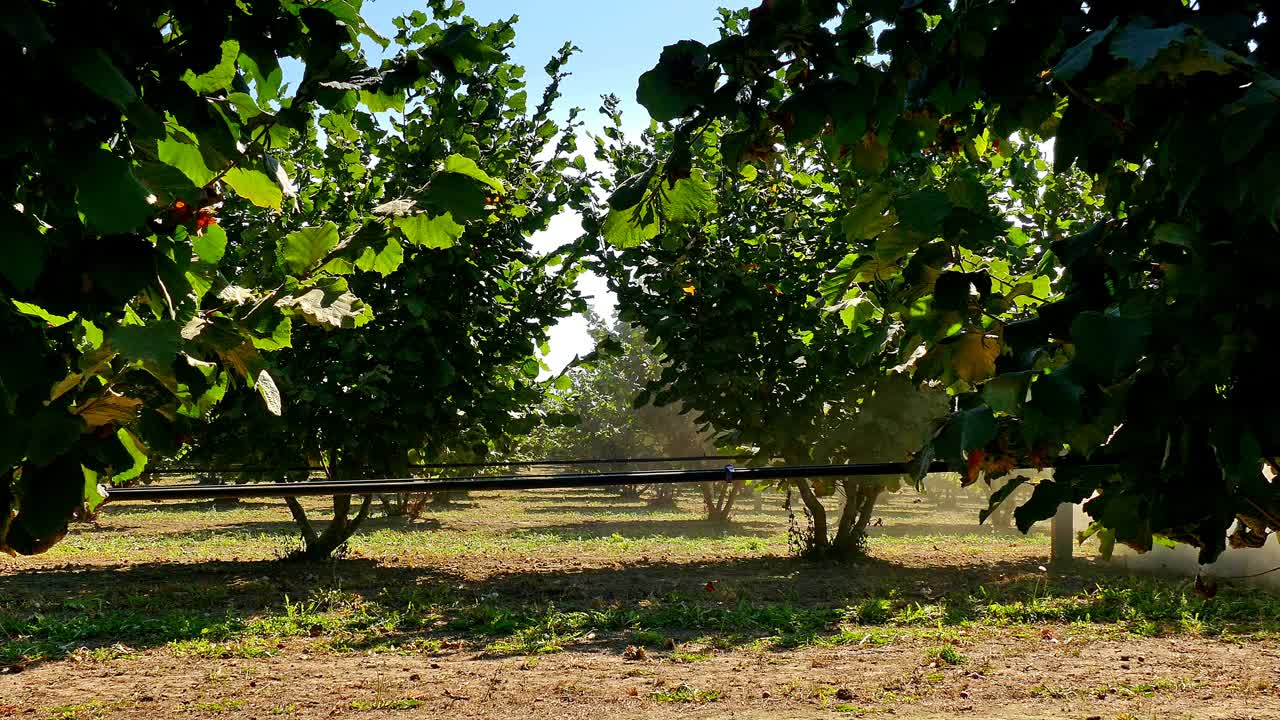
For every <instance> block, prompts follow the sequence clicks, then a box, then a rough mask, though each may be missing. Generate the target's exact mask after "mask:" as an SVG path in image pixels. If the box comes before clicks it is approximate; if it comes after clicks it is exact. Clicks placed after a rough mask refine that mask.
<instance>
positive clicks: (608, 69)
mask: <svg viewBox="0 0 1280 720" xmlns="http://www.w3.org/2000/svg"><path fill="white" fill-rule="evenodd" d="M0 1H2V0H0ZM749 2H750V0H645V1H644V2H638V1H637V0H613V1H612V2H610V1H609V0H527V1H526V2H517V1H516V0H467V1H466V14H467V15H470V16H471V17H474V18H476V19H477V20H479V21H481V22H493V21H495V20H504V19H507V18H509V17H511V16H512V15H518V16H519V18H520V19H519V22H518V23H517V24H516V44H515V48H514V49H513V51H512V59H513V60H514V61H515V62H517V63H519V64H521V65H524V66H525V68H526V69H527V70H528V72H527V73H526V74H525V79H526V81H527V82H528V84H529V97H530V99H533V98H536V97H539V96H540V95H541V93H542V90H543V88H544V87H545V86H546V73H545V72H544V71H543V69H542V68H543V66H544V65H546V63H547V60H548V59H550V58H551V56H552V55H553V54H554V53H555V52H556V51H557V50H558V49H560V47H561V46H562V45H564V43H565V42H566V41H567V42H572V43H573V44H574V45H576V46H578V47H579V48H580V49H581V50H582V52H580V53H578V54H577V55H575V56H574V58H573V60H572V61H571V62H570V64H569V66H568V68H567V69H568V70H569V72H570V73H571V75H570V76H569V77H568V78H566V79H565V80H564V82H563V83H562V84H561V92H562V93H563V97H562V98H561V99H560V110H561V112H560V113H557V116H558V117H563V116H564V115H563V113H564V112H567V109H568V108H569V107H572V106H578V107H581V108H583V109H584V110H585V112H584V113H583V115H582V119H583V120H584V121H585V122H586V124H587V127H586V129H587V131H588V132H592V131H598V129H599V128H600V115H599V114H598V113H597V112H596V109H597V108H598V107H599V105H600V96H601V95H603V94H605V93H613V94H615V95H617V96H618V97H619V98H620V99H621V100H622V102H623V104H622V111H623V118H624V127H625V128H626V129H627V131H628V133H631V132H635V131H637V130H638V129H640V128H644V127H647V126H648V124H649V115H648V113H647V112H645V110H644V108H642V107H640V106H639V105H638V104H637V103H636V101H635V89H636V81H637V80H638V79H639V77H640V74H641V73H643V72H644V71H646V70H648V69H649V68H651V67H653V65H654V64H655V63H657V61H658V55H659V54H660V53H661V52H662V48H663V47H664V46H666V45H670V44H671V43H674V42H676V41H678V40H684V39H695V40H701V41H703V42H708V43H709V42H713V41H715V40H716V39H717V38H718V37H719V32H718V30H717V28H718V25H719V13H718V12H717V10H718V9H719V8H720V7H722V6H723V7H744V6H746V4H748V3H749ZM417 9H424V10H425V8H424V7H423V5H422V4H421V3H418V2H413V1H412V0H365V4H364V12H363V15H364V17H365V19H366V21H368V22H369V23H370V24H372V25H373V27H374V29H375V30H377V31H378V32H380V33H382V34H383V35H388V36H389V35H392V34H394V32H395V26H394V25H393V24H392V20H393V19H394V18H396V17H398V16H400V15H405V14H407V13H410V12H412V11H414V10H417ZM581 140H582V142H581V143H580V147H581V149H582V150H583V154H584V155H587V156H588V159H590V149H591V145H590V144H589V142H588V141H587V138H582V139H581ZM581 232H582V227H581V225H580V224H579V222H578V218H577V217H576V216H574V215H573V214H569V213H566V214H564V215H562V216H560V217H557V218H556V219H555V220H554V221H553V222H552V224H551V228H550V229H549V230H548V231H547V232H544V233H539V234H538V235H536V236H535V237H534V238H533V243H534V247H535V248H538V249H540V250H543V251H546V250H550V249H551V248H554V247H557V246H559V245H560V244H562V243H564V242H567V241H569V240H572V239H573V238H575V237H577V236H578V234H580V233H581ZM579 289H580V290H581V291H582V292H583V293H584V294H586V295H587V296H589V297H590V298H591V304H592V306H593V308H594V309H595V311H596V312H597V313H598V314H600V315H602V316H604V317H609V316H611V315H612V314H613V309H614V305H615V301H614V298H613V296H612V294H611V293H609V291H608V288H607V287H606V286H605V283H604V280H603V279H602V278H599V277H596V276H593V275H591V274H585V275H583V276H581V278H580V279H579ZM549 344H550V346H551V353H550V354H549V355H548V356H547V357H545V358H543V361H544V362H545V363H546V364H547V366H548V367H549V368H550V369H551V371H553V372H556V371H559V369H560V368H562V367H563V366H564V365H565V364H566V363H568V362H569V361H571V360H573V358H574V356H575V355H580V354H586V353H587V352H590V350H591V346H592V342H591V338H590V336H589V335H588V334H587V324H586V320H585V319H584V318H582V317H573V318H568V319H566V320H564V321H562V322H561V323H560V324H559V325H557V326H556V327H555V328H553V329H552V331H551V340H550V343H549Z"/></svg>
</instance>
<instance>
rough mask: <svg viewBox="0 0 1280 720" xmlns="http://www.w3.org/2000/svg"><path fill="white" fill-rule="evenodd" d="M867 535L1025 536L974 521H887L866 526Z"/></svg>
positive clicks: (1037, 532) (1038, 530)
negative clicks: (882, 523)
mask: <svg viewBox="0 0 1280 720" xmlns="http://www.w3.org/2000/svg"><path fill="white" fill-rule="evenodd" d="M1048 534H1049V531H1048V529H1046V528H1043V527H1034V528H1032V529H1031V531H1030V532H1029V533H1028V535H1030V536H1032V537H1039V536H1048ZM867 535H868V536H869V537H873V538H874V537H877V536H886V537H913V536H917V535H919V536H935V535H966V536H967V535H979V536H982V535H987V536H990V537H992V538H1007V539H1010V540H1019V539H1022V538H1025V537H1027V535H1023V534H1022V533H1021V532H1020V531H1018V530H1017V529H1016V528H997V527H994V526H992V525H979V524H978V522H977V521H976V519H975V521H974V522H971V523H965V522H932V523H931V522H900V521H895V522H889V523H886V524H884V525H873V526H872V527H870V528H867Z"/></svg>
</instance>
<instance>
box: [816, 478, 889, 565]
mask: <svg viewBox="0 0 1280 720" xmlns="http://www.w3.org/2000/svg"><path fill="white" fill-rule="evenodd" d="M794 485H795V488H796V490H797V491H798V492H799V494H800V500H801V501H802V502H803V503H804V506H805V509H806V510H808V514H809V518H810V521H811V522H812V523H813V528H812V529H813V533H812V536H811V537H809V538H808V547H806V548H804V552H805V553H806V554H807V555H809V556H811V557H818V558H834V559H838V560H850V559H855V558H858V557H860V556H862V555H863V554H864V552H865V543H866V535H867V524H868V523H869V522H870V521H871V513H872V511H873V510H874V509H875V506H876V500H877V499H878V498H879V497H880V493H881V492H883V483H881V482H880V481H879V479H878V478H846V479H844V480H842V481H840V486H841V489H842V490H843V491H844V506H843V507H842V508H841V510H840V517H839V518H838V519H837V521H836V530H835V535H834V536H832V534H831V531H830V525H829V523H828V519H827V509H826V506H824V505H823V504H822V500H821V498H819V497H818V494H817V493H816V492H814V490H813V486H812V485H811V484H810V483H809V481H808V480H807V479H805V478H800V479H798V480H796V481H794Z"/></svg>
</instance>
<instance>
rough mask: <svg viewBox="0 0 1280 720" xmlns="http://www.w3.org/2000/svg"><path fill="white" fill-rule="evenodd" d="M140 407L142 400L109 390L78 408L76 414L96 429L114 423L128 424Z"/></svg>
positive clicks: (92, 428)
mask: <svg viewBox="0 0 1280 720" xmlns="http://www.w3.org/2000/svg"><path fill="white" fill-rule="evenodd" d="M140 407H142V401H141V400H138V399H137V398H131V397H127V396H125V395H117V394H115V393H113V392H111V391H110V390H107V391H106V392H104V393H103V394H102V395H100V396H98V397H96V398H93V399H92V400H90V401H88V402H86V403H84V404H83V405H81V406H80V407H79V408H77V409H76V414H77V415H79V416H80V417H81V418H83V419H84V423H85V425H86V426H88V428H89V429H90V430H95V429H97V428H100V427H102V426H103V425H110V424H113V423H114V424H117V425H127V424H128V423H130V422H132V421H133V419H134V418H135V417H137V415H138V408H140Z"/></svg>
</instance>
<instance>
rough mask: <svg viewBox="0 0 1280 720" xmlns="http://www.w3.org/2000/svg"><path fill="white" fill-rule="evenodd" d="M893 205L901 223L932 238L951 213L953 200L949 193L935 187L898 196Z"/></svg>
mask: <svg viewBox="0 0 1280 720" xmlns="http://www.w3.org/2000/svg"><path fill="white" fill-rule="evenodd" d="M893 205H894V210H895V211H896V212H897V214H898V222H899V224H901V225H902V226H903V227H905V228H906V229H908V230H914V231H916V232H919V233H924V234H925V235H928V236H929V237H931V238H932V237H933V236H934V235H936V234H937V233H938V231H940V230H941V229H942V221H943V220H945V219H946V217H947V215H949V214H950V213H951V200H950V199H949V198H948V197H947V194H946V193H945V192H943V191H941V190H937V189H934V188H927V189H925V190H919V191H916V192H913V193H911V194H910V195H907V196H905V197H901V198H898V200H897V201H896V202H894V204H893Z"/></svg>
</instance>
